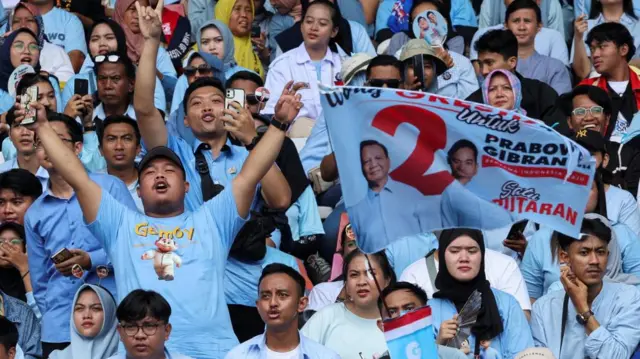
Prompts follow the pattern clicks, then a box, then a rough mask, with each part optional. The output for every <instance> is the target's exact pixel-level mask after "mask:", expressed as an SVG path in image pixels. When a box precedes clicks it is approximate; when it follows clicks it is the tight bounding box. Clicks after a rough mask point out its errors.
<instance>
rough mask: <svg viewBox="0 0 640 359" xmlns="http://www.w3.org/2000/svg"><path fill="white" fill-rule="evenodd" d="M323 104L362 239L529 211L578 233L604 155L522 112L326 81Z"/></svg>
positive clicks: (480, 223)
mask: <svg viewBox="0 0 640 359" xmlns="http://www.w3.org/2000/svg"><path fill="white" fill-rule="evenodd" d="M321 98H322V106H323V110H324V116H325V118H326V122H327V127H328V130H329V136H330V140H331V145H332V147H333V150H334V151H335V154H336V159H337V163H338V170H339V173H340V182H341V184H342V194H343V196H344V201H345V205H346V208H347V212H348V214H349V218H350V220H351V224H352V226H353V228H354V230H355V234H356V237H357V240H358V245H359V246H360V248H362V249H363V250H364V251H366V252H373V251H378V250H381V249H382V248H384V247H385V246H386V245H387V244H389V243H390V242H391V241H394V240H396V239H398V238H401V237H405V236H409V235H413V234H416V233H423V232H429V231H433V230H436V229H442V228H451V227H471V228H479V229H495V228H502V227H505V226H507V225H509V224H510V223H513V222H514V221H515V220H517V219H521V218H526V219H530V220H532V221H535V222H537V223H540V224H544V225H548V226H550V227H552V228H554V229H556V230H558V231H560V232H563V233H565V234H567V235H572V236H577V235H578V234H579V231H580V225H581V223H582V217H583V214H584V209H585V207H586V204H587V199H588V194H589V190H590V189H591V184H592V181H593V173H594V170H595V160H593V159H592V158H591V156H590V154H589V152H588V151H587V150H585V149H584V148H582V147H580V146H579V145H577V144H576V143H575V142H573V141H570V140H569V139H567V138H565V137H563V136H562V135H560V134H558V133H557V132H555V131H554V130H553V129H551V128H550V127H548V126H546V125H544V124H542V123H540V122H538V121H535V120H532V119H529V118H527V117H525V116H523V115H519V114H518V113H515V112H509V111H504V110H500V109H496V108H493V107H490V106H485V105H480V104H475V103H471V102H465V101H461V100H457V99H451V98H447V97H441V96H437V95H432V94H427V93H419V92H412V91H401V90H395V89H377V88H376V89H374V88H359V87H339V88H331V89H326V88H325V89H323V95H322V96H321Z"/></svg>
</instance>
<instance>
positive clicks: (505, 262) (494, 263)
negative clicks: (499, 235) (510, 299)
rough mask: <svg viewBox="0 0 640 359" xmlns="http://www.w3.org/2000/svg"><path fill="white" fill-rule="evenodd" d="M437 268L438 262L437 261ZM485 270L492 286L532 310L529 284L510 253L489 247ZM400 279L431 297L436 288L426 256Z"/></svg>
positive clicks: (403, 273)
mask: <svg viewBox="0 0 640 359" xmlns="http://www.w3.org/2000/svg"><path fill="white" fill-rule="evenodd" d="M436 270H438V264H437V262H436ZM484 271H485V275H486V276H487V280H488V281H489V283H491V287H493V288H495V289H498V290H501V291H503V292H505V293H508V294H511V295H512V296H514V297H515V298H516V300H517V301H518V303H519V304H520V307H521V308H522V310H531V301H530V300H529V292H528V291H527V285H526V283H525V282H524V279H523V278H522V273H521V272H520V268H518V264H517V263H516V261H515V260H514V259H513V258H511V257H509V256H508V255H505V254H502V253H500V252H496V251H494V250H491V249H487V250H486V252H485V254H484ZM400 280H401V281H404V282H409V283H413V284H415V285H417V286H419V287H420V288H422V289H424V291H425V292H427V296H428V297H429V298H431V297H432V296H433V293H434V292H435V288H433V286H432V285H431V279H430V278H429V271H428V270H427V263H426V260H425V258H420V259H419V260H417V261H415V262H413V263H412V264H411V265H410V266H408V267H407V269H405V270H404V272H402V275H401V276H400Z"/></svg>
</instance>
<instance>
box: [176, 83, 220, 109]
mask: <svg viewBox="0 0 640 359" xmlns="http://www.w3.org/2000/svg"><path fill="white" fill-rule="evenodd" d="M201 87H215V88H217V89H218V90H220V92H222V93H223V94H224V85H223V84H222V82H220V80H218V79H216V78H214V77H201V78H199V79H197V80H195V81H193V82H192V83H191V85H189V87H188V88H187V91H185V93H184V98H183V100H182V106H183V107H184V112H185V113H187V111H188V110H189V98H190V97H191V94H192V93H193V92H194V91H195V90H197V89H199V88H201Z"/></svg>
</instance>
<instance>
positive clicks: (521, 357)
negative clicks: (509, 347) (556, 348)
mask: <svg viewBox="0 0 640 359" xmlns="http://www.w3.org/2000/svg"><path fill="white" fill-rule="evenodd" d="M555 358H556V357H554V356H553V353H552V352H551V350H549V349H548V348H529V349H527V350H525V351H522V352H520V353H518V355H516V357H515V358H514V359H555Z"/></svg>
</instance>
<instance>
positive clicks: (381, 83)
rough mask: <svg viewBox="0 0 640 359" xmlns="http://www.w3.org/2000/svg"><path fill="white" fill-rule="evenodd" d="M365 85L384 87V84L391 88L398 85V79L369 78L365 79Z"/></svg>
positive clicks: (395, 87)
mask: <svg viewBox="0 0 640 359" xmlns="http://www.w3.org/2000/svg"><path fill="white" fill-rule="evenodd" d="M367 85H368V86H370V87H384V86H385V85H386V86H387V87H389V88H392V89H397V88H398V87H400V80H398V79H370V80H369V81H367Z"/></svg>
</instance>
